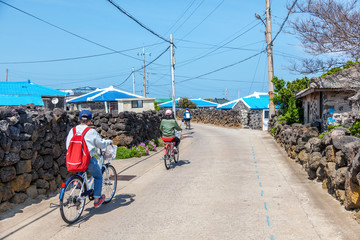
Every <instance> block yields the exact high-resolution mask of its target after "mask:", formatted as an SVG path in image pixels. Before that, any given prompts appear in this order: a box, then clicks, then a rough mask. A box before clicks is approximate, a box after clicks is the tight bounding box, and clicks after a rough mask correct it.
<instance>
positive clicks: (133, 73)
mask: <svg viewBox="0 0 360 240" xmlns="http://www.w3.org/2000/svg"><path fill="white" fill-rule="evenodd" d="M132 75H133V94H135V72H134V68H132Z"/></svg>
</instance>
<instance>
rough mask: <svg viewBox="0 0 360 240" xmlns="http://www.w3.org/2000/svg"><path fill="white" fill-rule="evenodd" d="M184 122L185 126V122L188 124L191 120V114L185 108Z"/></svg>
mask: <svg viewBox="0 0 360 240" xmlns="http://www.w3.org/2000/svg"><path fill="white" fill-rule="evenodd" d="M183 120H184V122H185V125H186V122H189V123H190V120H191V113H190V111H189V108H186V110H185V112H184V119H183Z"/></svg>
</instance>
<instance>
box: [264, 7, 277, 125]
mask: <svg viewBox="0 0 360 240" xmlns="http://www.w3.org/2000/svg"><path fill="white" fill-rule="evenodd" d="M265 1H266V43H267V47H266V51H267V55H268V81H269V119H271V116H272V115H273V114H275V104H274V101H273V98H274V84H273V82H272V79H273V78H274V65H273V50H272V47H273V43H272V35H271V9H270V0H265Z"/></svg>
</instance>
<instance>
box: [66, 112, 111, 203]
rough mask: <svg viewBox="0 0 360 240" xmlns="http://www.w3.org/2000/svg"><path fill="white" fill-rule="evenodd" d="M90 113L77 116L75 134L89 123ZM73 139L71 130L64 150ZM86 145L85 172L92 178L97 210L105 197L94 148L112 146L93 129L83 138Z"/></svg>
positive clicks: (80, 131)
mask: <svg viewBox="0 0 360 240" xmlns="http://www.w3.org/2000/svg"><path fill="white" fill-rule="evenodd" d="M91 119H92V113H91V111H89V110H82V111H81V112H80V114H79V121H80V124H79V125H77V126H76V127H75V128H76V132H77V134H81V133H82V132H83V131H84V130H85V129H86V128H87V127H88V125H89V124H90V123H91ZM72 137H73V130H72V129H71V130H70V132H69V134H68V136H67V139H66V149H68V147H69V144H70V140H71V138H72ZM84 139H85V142H86V145H87V147H88V150H89V153H90V156H91V159H90V163H89V166H88V168H87V171H88V172H89V173H90V174H91V175H92V176H93V177H94V207H95V208H98V207H100V205H101V204H102V203H103V202H104V200H105V195H104V194H102V195H101V190H102V181H103V178H102V172H101V169H100V166H99V164H98V162H97V160H96V158H95V157H94V155H95V154H96V149H95V148H105V147H106V146H108V145H110V144H112V140H104V139H102V138H101V137H100V135H99V133H98V132H97V131H96V130H95V129H90V130H89V131H88V132H87V133H86V134H85V136H84Z"/></svg>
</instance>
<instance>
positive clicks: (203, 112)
mask: <svg viewBox="0 0 360 240" xmlns="http://www.w3.org/2000/svg"><path fill="white" fill-rule="evenodd" d="M189 111H190V113H191V121H192V122H200V123H206V124H213V125H218V126H224V127H239V128H240V127H241V116H240V112H239V111H235V110H221V109H190V110H189ZM183 114H184V110H178V111H177V112H176V115H177V117H178V118H180V119H183Z"/></svg>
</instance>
